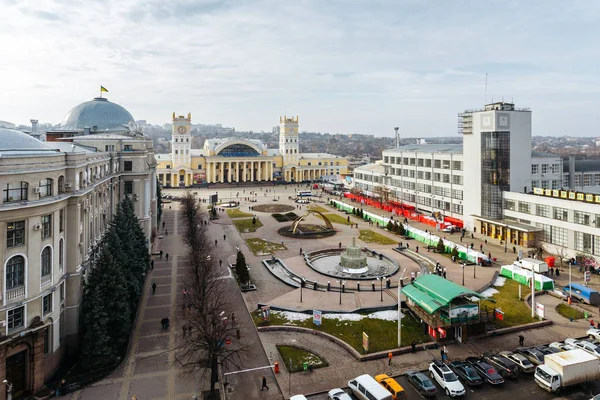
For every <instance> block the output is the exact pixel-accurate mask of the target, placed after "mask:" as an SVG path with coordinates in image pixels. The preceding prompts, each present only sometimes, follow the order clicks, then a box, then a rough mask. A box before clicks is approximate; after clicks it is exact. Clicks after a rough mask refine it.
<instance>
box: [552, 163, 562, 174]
mask: <svg viewBox="0 0 600 400" xmlns="http://www.w3.org/2000/svg"><path fill="white" fill-rule="evenodd" d="M552 173H553V174H560V164H552Z"/></svg>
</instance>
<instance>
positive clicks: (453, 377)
mask: <svg viewBox="0 0 600 400" xmlns="http://www.w3.org/2000/svg"><path fill="white" fill-rule="evenodd" d="M444 380H445V381H446V382H454V381H457V380H458V378H457V377H456V375H454V373H453V372H448V373H445V374H444Z"/></svg>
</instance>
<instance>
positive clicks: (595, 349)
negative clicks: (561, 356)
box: [574, 340, 600, 358]
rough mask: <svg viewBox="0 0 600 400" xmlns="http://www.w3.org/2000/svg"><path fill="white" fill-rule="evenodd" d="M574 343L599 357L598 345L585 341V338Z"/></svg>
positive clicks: (599, 349) (599, 348)
mask: <svg viewBox="0 0 600 400" xmlns="http://www.w3.org/2000/svg"><path fill="white" fill-rule="evenodd" d="M574 345H575V346H576V347H578V348H580V349H582V350H585V351H587V352H588V353H590V354H592V355H594V356H596V357H598V358H600V347H598V346H596V345H595V344H593V343H590V342H586V341H585V340H579V341H577V342H575V343H574Z"/></svg>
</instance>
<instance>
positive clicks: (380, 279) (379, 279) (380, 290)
mask: <svg viewBox="0 0 600 400" xmlns="http://www.w3.org/2000/svg"><path fill="white" fill-rule="evenodd" d="M377 280H378V281H379V293H381V296H380V297H381V301H383V276H380V277H379V278H377Z"/></svg>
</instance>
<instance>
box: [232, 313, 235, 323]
mask: <svg viewBox="0 0 600 400" xmlns="http://www.w3.org/2000/svg"><path fill="white" fill-rule="evenodd" d="M231 326H235V313H234V312H232V313H231Z"/></svg>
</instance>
